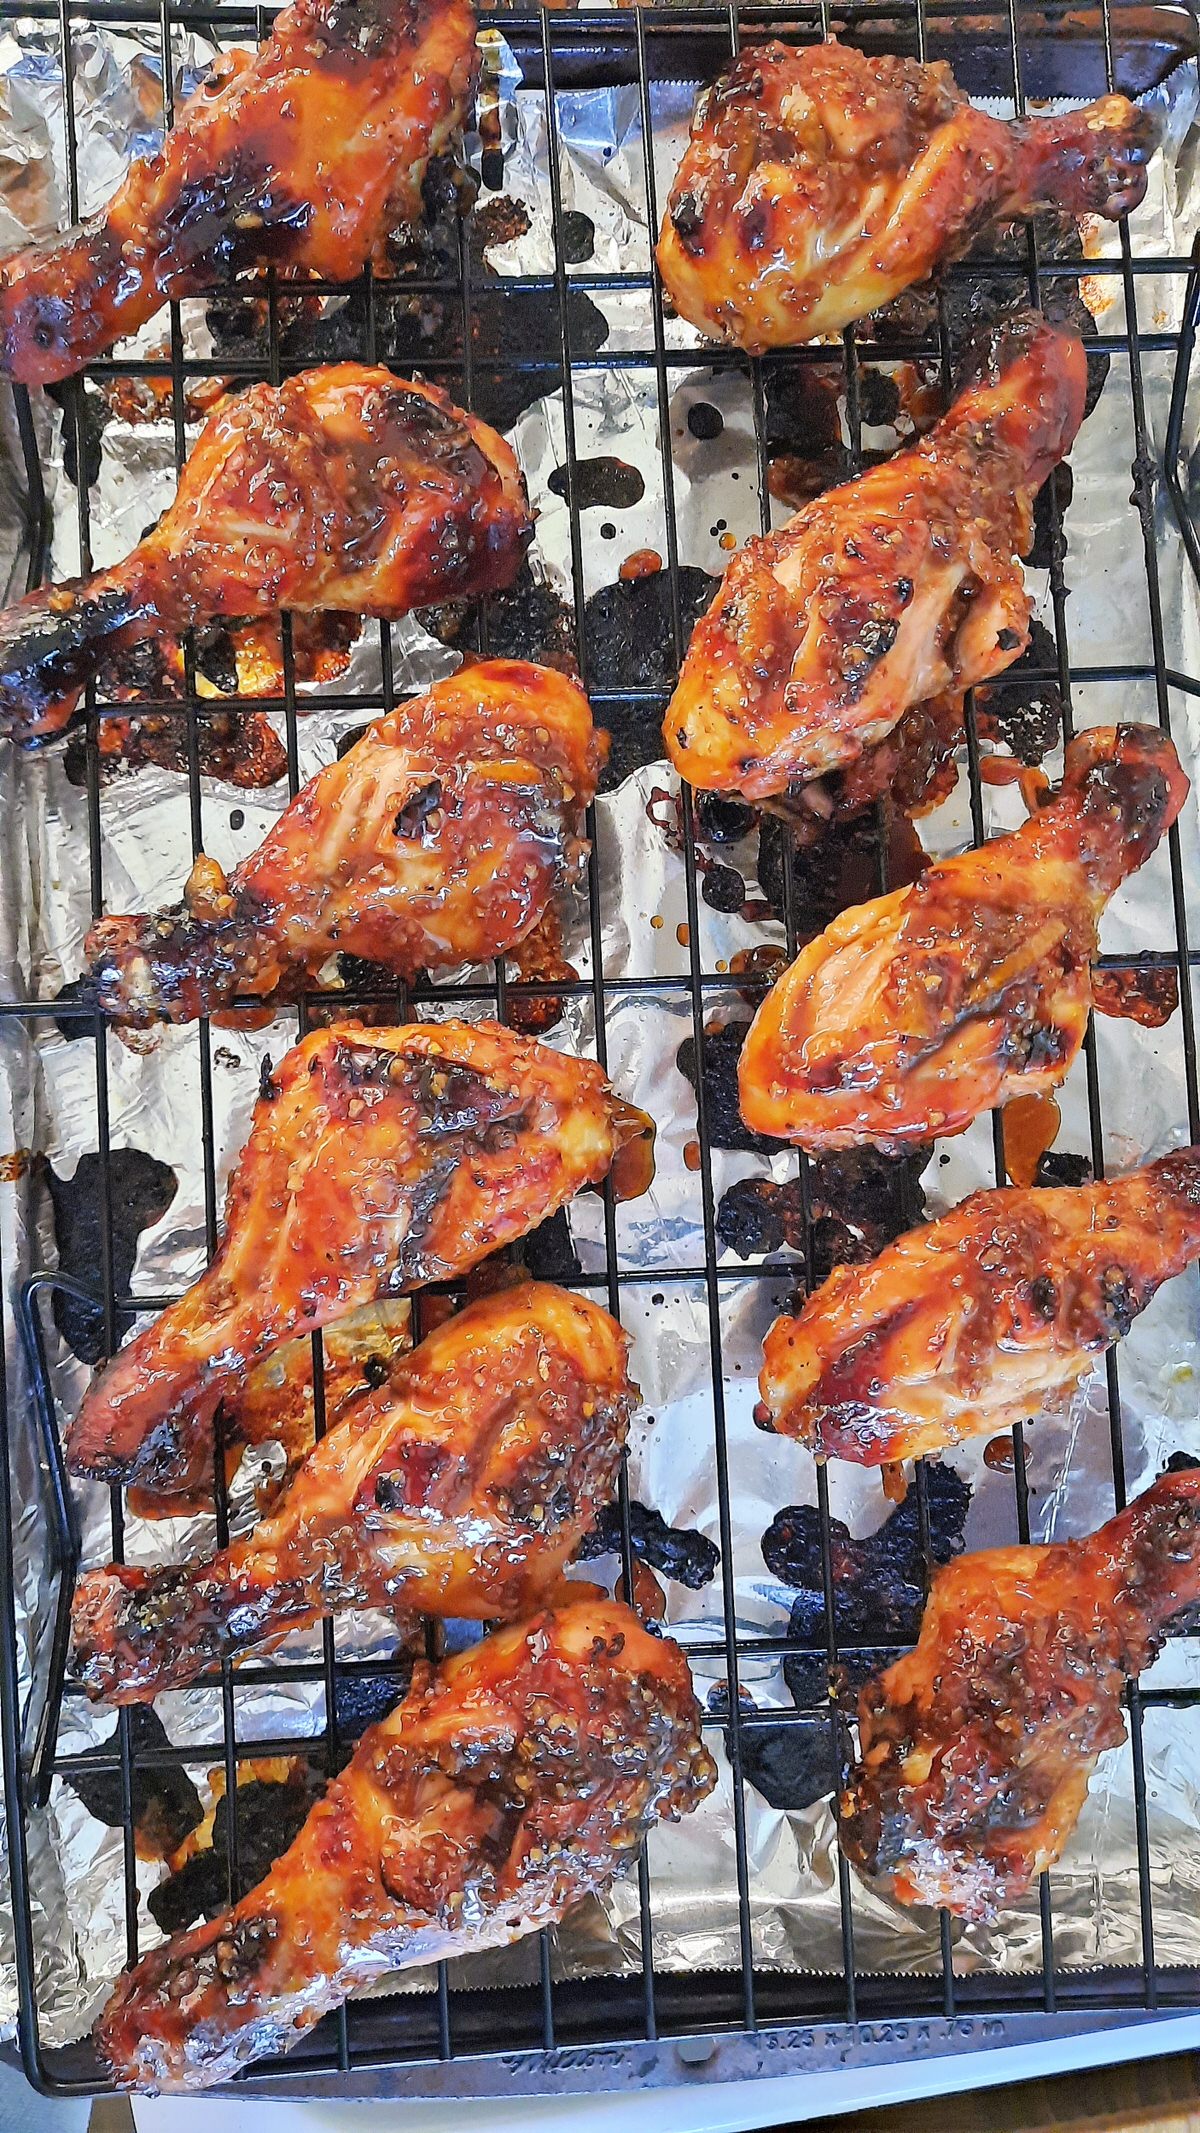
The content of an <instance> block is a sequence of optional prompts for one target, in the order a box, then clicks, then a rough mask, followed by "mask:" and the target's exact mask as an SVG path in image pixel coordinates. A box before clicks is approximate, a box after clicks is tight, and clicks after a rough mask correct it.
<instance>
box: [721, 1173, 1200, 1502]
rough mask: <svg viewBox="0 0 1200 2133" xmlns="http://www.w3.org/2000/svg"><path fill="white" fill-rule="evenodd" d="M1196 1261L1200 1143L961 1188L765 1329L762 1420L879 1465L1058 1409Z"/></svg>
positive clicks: (827, 1450) (824, 1449)
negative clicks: (1112, 1168)
mask: <svg viewBox="0 0 1200 2133" xmlns="http://www.w3.org/2000/svg"><path fill="white" fill-rule="evenodd" d="M1197 1257H1200V1149H1197V1148H1189V1149H1185V1150H1183V1151H1182V1152H1181V1153H1179V1154H1175V1155H1165V1156H1163V1157H1161V1158H1160V1160H1159V1161H1158V1162H1157V1163H1149V1164H1147V1166H1146V1168H1145V1169H1144V1170H1135V1171H1133V1172H1132V1174H1131V1175H1130V1176H1129V1177H1125V1178H1118V1179H1117V1180H1116V1181H1115V1182H1113V1183H1108V1182H1105V1183H1102V1184H1097V1185H1080V1186H1064V1187H1062V1188H1061V1189H1057V1190H1049V1191H1031V1192H1024V1191H1019V1190H1017V1189H1016V1188H1014V1187H1005V1188H1004V1189H1003V1190H1001V1191H998V1192H976V1193H972V1195H971V1197H970V1199H969V1200H964V1201H963V1203H962V1206H961V1207H956V1208H955V1210H954V1212H953V1214H950V1215H946V1216H944V1217H943V1218H942V1220H941V1221H939V1222H930V1223H928V1224H926V1225H924V1226H923V1227H922V1228H920V1229H914V1230H910V1231H908V1232H907V1234H906V1235H905V1236H903V1237H899V1238H898V1239H897V1240H896V1242H895V1243H894V1244H890V1245H889V1246H888V1247H887V1250H886V1251H884V1252H881V1253H880V1255H879V1257H878V1259H873V1260H871V1261H870V1263H869V1264H868V1265H866V1266H841V1267H835V1268H834V1270H833V1273H832V1274H831V1275H830V1276H829V1278H828V1280H827V1281H824V1282H823V1283H822V1284H821V1287H820V1288H819V1289H818V1290H817V1291H816V1293H815V1295H813V1296H810V1297H809V1299H808V1301H807V1302H806V1303H805V1304H804V1306H803V1308H802V1309H801V1311H800V1312H799V1314H798V1315H797V1316H796V1317H795V1318H777V1319H776V1321H775V1323H774V1325H773V1326H772V1328H771V1330H770V1332H769V1333H768V1335H767V1339H766V1344H765V1362H764V1366H763V1371H762V1376H761V1378H760V1380H759V1385H760V1390H761V1393H762V1399H763V1404H764V1408H765V1410H766V1412H765V1414H764V1415H763V1416H762V1417H761V1419H762V1420H763V1422H764V1426H766V1427H768V1428H771V1429H776V1430H779V1431H780V1432H781V1433H782V1434H783V1435H784V1436H787V1437H799V1438H801V1439H802V1440H803V1442H804V1443H805V1444H807V1445H808V1446H809V1447H810V1449H811V1450H812V1451H814V1452H816V1453H817V1454H818V1455H819V1456H821V1457H826V1458H835V1459H853V1460H856V1461H857V1462H858V1463H859V1464H860V1465H862V1466H880V1465H882V1464H884V1463H885V1462H886V1461H890V1460H896V1459H916V1458H920V1457H921V1456H922V1454H924V1453H927V1452H936V1451H940V1450H942V1449H943V1448H944V1447H945V1446H946V1445H951V1444H957V1443H958V1442H959V1440H960V1439H961V1438H963V1437H969V1436H974V1435H977V1434H978V1433H979V1432H980V1431H986V1432H987V1433H988V1434H989V1435H991V1434H992V1433H993V1432H995V1431H997V1430H1002V1429H1008V1428H1011V1426H1012V1425H1013V1423H1016V1422H1023V1421H1026V1420H1028V1419H1030V1418H1031V1417H1033V1416H1036V1415H1038V1414H1044V1413H1046V1412H1048V1411H1054V1410H1057V1409H1061V1408H1062V1407H1064V1406H1065V1405H1066V1403H1067V1401H1068V1400H1069V1399H1070V1397H1071V1394H1072V1393H1073V1392H1074V1391H1075V1388H1076V1386H1077V1385H1078V1384H1079V1383H1080V1382H1081V1380H1082V1379H1083V1378H1084V1377H1085V1376H1086V1375H1087V1373H1088V1371H1089V1370H1091V1369H1092V1367H1093V1365H1094V1364H1095V1362H1096V1361H1097V1359H1098V1358H1099V1357H1100V1356H1101V1355H1102V1354H1103V1353H1104V1350H1105V1349H1106V1348H1108V1347H1111V1345H1112V1343H1113V1342H1114V1341H1117V1340H1121V1339H1122V1338H1123V1337H1124V1335H1125V1334H1126V1333H1128V1331H1129V1328H1130V1326H1131V1325H1132V1324H1133V1321H1134V1319H1135V1318H1136V1317H1137V1315H1138V1313H1139V1312H1140V1311H1144V1310H1145V1308H1146V1305H1147V1304H1148V1303H1149V1302H1150V1299H1151V1297H1152V1296H1153V1295H1154V1294H1155V1292H1156V1290H1157V1289H1158V1288H1159V1287H1160V1285H1161V1283H1163V1282H1164V1281H1167V1280H1169V1279H1170V1278H1171V1276H1172V1275H1174V1274H1180V1273H1182V1272H1183V1269H1184V1268H1185V1267H1187V1266H1190V1265H1191V1263H1192V1261H1193V1260H1194V1259H1196V1258H1197Z"/></svg>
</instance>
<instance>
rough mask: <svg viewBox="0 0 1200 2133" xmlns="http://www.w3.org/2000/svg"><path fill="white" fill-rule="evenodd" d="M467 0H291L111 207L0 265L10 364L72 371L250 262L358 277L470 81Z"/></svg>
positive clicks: (0, 341)
mask: <svg viewBox="0 0 1200 2133" xmlns="http://www.w3.org/2000/svg"><path fill="white" fill-rule="evenodd" d="M475 75H476V53H475V11H474V8H473V7H472V6H471V4H470V0H295V4H294V5H293V6H291V7H288V8H286V9H285V10H284V11H283V13H282V14H280V15H279V16H278V17H277V18H276V21H275V25H274V28H273V30H272V33H271V35H270V37H269V38H268V39H267V40H266V42H265V43H264V44H263V45H261V46H260V47H259V49H258V51H257V52H256V53H249V52H243V51H232V52H226V53H225V54H223V55H222V57H221V58H219V59H218V60H217V61H216V63H215V65H214V66H213V68H212V71H211V72H210V74H209V75H208V78H207V80H205V81H204V82H202V84H201V86H200V87H199V88H198V89H197V90H196V92H195V94H194V95H193V96H191V97H189V98H188V101H187V102H186V104H184V105H183V107H182V108H181V110H180V111H179V113H178V115H177V117H176V120H175V124H174V125H173V126H172V127H171V128H170V130H169V131H168V133H167V135H166V137H165V139H164V141H163V144H162V147H161V148H160V149H159V150H158V152H157V154H155V155H153V156H150V157H147V158H145V159H144V160H139V161H137V162H135V163H134V164H133V165H132V166H131V168H130V170H129V173H128V175H127V177H126V178H125V180H124V182H123V184H122V185H121V186H120V187H119V189H118V191H117V192H116V193H115V194H114V196H113V198H112V199H111V200H110V202H109V204H108V206H107V207H106V208H105V209H104V210H103V212H102V213H100V214H99V215H96V216H93V218H92V219H91V220H90V221H89V222H85V223H82V224H81V225H80V226H79V227H78V228H77V229H73V230H68V231H67V232H66V234H65V235H64V236H55V237H49V238H46V239H45V240H43V242H41V243H40V244H34V245H31V246H29V247H28V249H26V250H25V251H22V252H17V253H15V254H14V255H13V256H12V257H11V258H9V259H6V260H4V261H2V262H0V366H2V367H3V369H4V370H5V371H6V372H7V374H8V376H9V377H12V378H17V379H19V380H20V381H21V382H22V383H23V384H25V385H46V384H48V383H49V382H50V381H51V380H53V379H55V378H65V377H69V376H70V374H71V373H72V371H76V370H80V369H81V368H82V367H83V365H84V364H85V363H87V362H90V361H91V360H92V358H93V357H95V356H98V355H100V354H102V353H103V351H104V350H105V349H106V348H109V347H111V346H112V343H113V342H114V341H117V340H121V339H123V338H124V337H125V336H126V335H128V334H131V333H136V331H137V329H138V327H139V326H142V325H144V324H145V322H146V320H147V319H149V318H152V317H153V316H154V313H155V312H156V311H157V310H158V309H159V308H160V306H161V305H162V304H164V303H166V301H167V300H168V298H171V297H182V296H189V295H191V294H193V293H194V292H196V291H198V290H206V289H209V288H211V287H213V286H217V287H220V286H222V285H224V284H226V283H228V282H230V281H232V280H233V279H234V277H235V276H237V275H239V274H243V273H245V272H246V271H247V270H248V269H250V268H254V267H267V266H275V267H278V268H280V269H282V270H283V271H284V272H285V273H289V274H316V275H319V276H320V277H321V278H322V279H323V280H326V281H342V282H344V281H352V280H353V278H354V276H355V275H356V274H358V273H359V271H360V270H361V268H362V267H364V266H365V265H366V264H367V262H368V261H369V260H370V259H371V258H372V256H373V254H374V253H375V252H376V251H377V250H378V249H379V248H380V247H381V246H382V244H383V242H384V240H385V239H386V237H387V236H388V233H389V231H390V230H391V229H392V227H393V226H394V225H395V224H396V223H398V222H402V221H412V220H414V219H415V218H416V217H417V215H418V214H419V212H420V208H421V185H422V181H423V179H424V176H425V169H426V165H427V164H428V162H429V159H430V157H431V156H435V155H438V154H440V153H441V151H442V149H443V148H445V147H446V145H447V144H448V142H449V140H450V138H451V135H452V134H453V132H454V130H455V128H456V127H457V126H458V125H459V124H460V122H461V120H462V118H463V115H464V113H465V112H466V109H467V106H468V104H469V103H470V101H471V98H472V96H473V94H474V88H475Z"/></svg>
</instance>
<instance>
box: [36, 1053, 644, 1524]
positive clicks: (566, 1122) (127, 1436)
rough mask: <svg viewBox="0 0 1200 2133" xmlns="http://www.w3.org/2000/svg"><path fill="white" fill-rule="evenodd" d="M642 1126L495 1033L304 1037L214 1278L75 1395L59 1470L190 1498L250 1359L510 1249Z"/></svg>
mask: <svg viewBox="0 0 1200 2133" xmlns="http://www.w3.org/2000/svg"><path fill="white" fill-rule="evenodd" d="M648 1123H649V1122H648V1120H647V1119H646V1117H645V1115H644V1113H642V1112H640V1111H636V1112H635V1111H632V1110H631V1109H630V1107H629V1105H627V1104H623V1103H622V1102H621V1101H620V1100H619V1098H617V1097H615V1096H614V1095H613V1094H612V1092H611V1090H610V1089H609V1087H608V1084H607V1083H606V1081H605V1079H604V1076H603V1074H602V1073H601V1071H600V1069H599V1067H597V1066H596V1065H595V1064H594V1063H593V1062H591V1061H590V1060H578V1059H569V1058H567V1057H565V1056H564V1055H563V1054H562V1053H560V1052H556V1051H552V1050H551V1049H550V1047H549V1046H548V1045H543V1044H537V1043H535V1042H534V1041H533V1040H532V1039H529V1038H521V1037H516V1036H514V1035H513V1034H512V1033H511V1031H509V1030H505V1029H501V1028H500V1027H499V1026H498V1025H497V1024H496V1023H494V1022H477V1023H463V1022H437V1023H416V1024H411V1025H409V1026H408V1027H407V1028H404V1029H363V1028H361V1027H360V1026H359V1025H358V1024H357V1023H353V1022H344V1023H335V1024H333V1025H332V1026H331V1027H330V1028H329V1029H324V1030H318V1031H316V1032H314V1034H313V1035H311V1036H309V1037H306V1038H305V1039H304V1040H303V1042H302V1043H300V1044H297V1045H295V1046H294V1047H293V1049H292V1050H291V1051H290V1052H288V1053H287V1055H286V1057H285V1058H284V1059H283V1060H282V1061H281V1062H280V1064H279V1066H278V1067H276V1068H275V1070H274V1072H273V1073H272V1074H270V1075H269V1076H268V1077H267V1079H266V1083H265V1087H264V1093H263V1095H262V1096H261V1097H260V1099H259V1101H258V1103H257V1104H256V1106H255V1110H254V1118H253V1122H252V1125H251V1129H250V1136H249V1139H248V1140H247V1142H246V1145H245V1147H244V1149H243V1150H242V1154H241V1157H240V1160H239V1162H238V1165H237V1168H236V1170H235V1171H234V1174H233V1178H232V1180H231V1182H230V1187H229V1196H228V1200H227V1202H226V1209H225V1233H224V1237H223V1239H222V1242H221V1245H220V1248H219V1250H218V1252H217V1255H216V1257H215V1259H214V1260H213V1262H212V1265H211V1266H210V1267H209V1268H208V1270H207V1272H206V1273H204V1274H202V1275H201V1277H200V1279H199V1280H198V1281H196V1282H193V1284H192V1286H191V1288H190V1289H189V1290H188V1291H187V1293H186V1295H184V1296H183V1297H181V1298H180V1300H179V1301H178V1302H177V1303H175V1304H172V1305H170V1306H169V1307H168V1308H167V1309H166V1310H165V1311H163V1312H162V1313H161V1314H160V1316H159V1317H158V1318H157V1319H156V1320H155V1322H154V1324H153V1325H152V1326H149V1327H148V1328H147V1329H146V1330H145V1331H144V1332H143V1333H140V1334H138V1335H137V1336H136V1337H135V1338H134V1339H133V1340H132V1341H130V1342H129V1344H128V1345H127V1346H126V1347H124V1348H122V1349H121V1351H120V1353H119V1354H118V1355H116V1356H115V1357H114V1358H113V1360H112V1362H111V1363H110V1364H109V1365H108V1366H107V1368H106V1369H105V1370H104V1371H103V1372H102V1373H101V1374H100V1376H99V1377H98V1378H97V1379H95V1380H94V1382H93V1383H92V1385H91V1386H90V1387H89V1389H88V1391H87V1393H86V1394H85V1396H84V1400H83V1404H82V1406H81V1407H80V1410H79V1413H78V1415H77V1416H76V1418H75V1421H74V1424H73V1426H72V1428H71V1430H70V1433H69V1438H68V1451H67V1456H68V1462H69V1464H70V1467H71V1470H72V1472H74V1473H76V1474H91V1475H95V1476H97V1477H98V1478H99V1479H101V1480H104V1481H108V1482H136V1483H138V1484H140V1485H141V1486H142V1487H144V1488H153V1489H159V1490H167V1491H170V1492H174V1491H176V1490H179V1489H181V1488H190V1487H192V1486H194V1485H195V1484H196V1483H197V1482H198V1481H199V1480H200V1478H201V1477H202V1476H203V1475H204V1474H205V1473H206V1472H207V1471H208V1470H209V1466H210V1463H211V1458H212V1445H211V1441H210V1433H209V1429H208V1424H209V1422H210V1421H211V1418H212V1415H213V1413H214V1410H215V1408H216V1406H217V1402H218V1401H219V1400H220V1398H221V1396H222V1394H223V1392H224V1391H225V1389H226V1388H227V1387H236V1385H237V1384H238V1382H239V1380H240V1379H241V1378H242V1377H243V1376H244V1375H245V1373H246V1371H247V1370H248V1369H249V1368H250V1367H251V1366H252V1365H253V1364H254V1363H256V1362H257V1361H259V1359H260V1358H262V1357H263V1356H265V1355H267V1354H269V1353H270V1351H271V1350H272V1349H274V1348H277V1347H278V1346H279V1344H280V1343H281V1342H283V1341H286V1340H288V1339H290V1338H291V1337H292V1336H293V1335H295V1334H297V1333H300V1332H309V1333H313V1332H316V1331H317V1330H318V1328H319V1327H321V1326H323V1325H325V1324H326V1323H327V1322H328V1321H329V1320H330V1319H336V1318H339V1317H340V1316H342V1314H343V1313H345V1312H347V1311H352V1310H354V1309H355V1308H356V1307H357V1306H358V1305H360V1304H363V1303H366V1302H369V1301H370V1300H371V1299H372V1298H373V1297H381V1296H396V1295H399V1294H401V1293H402V1292H403V1291H405V1290H411V1289H416V1288H421V1287H424V1286H425V1285H426V1284H427V1283H428V1282H432V1281H444V1280H448V1279H449V1278H450V1277H451V1276H452V1275H455V1274H460V1273H463V1272H464V1271H465V1270H466V1269H467V1268H468V1267H472V1266H474V1265H475V1264H476V1263H477V1262H478V1261H479V1260H480V1259H483V1258H486V1256H487V1255H488V1253H489V1252H493V1251H495V1250H497V1249H498V1247H499V1246H501V1245H503V1244H508V1243H511V1242H512V1241H513V1240H514V1239H516V1238H517V1237H523V1236H524V1235H525V1234H526V1232H527V1231H528V1230H531V1229H533V1228H534V1227H535V1225H536V1224H537V1223H539V1222H541V1221H543V1220H544V1219H545V1218H546V1216H548V1215H550V1214H553V1213H554V1211H555V1209H556V1208H558V1207H561V1206H562V1205H563V1203H564V1202H565V1201H566V1200H568V1199H569V1198H570V1197H571V1195H572V1194H573V1193H576V1192H578V1191H579V1190H580V1189H581V1188H582V1187H583V1186H584V1185H588V1184H592V1183H594V1182H596V1181H597V1180H599V1179H600V1178H602V1177H603V1176H604V1175H605V1173H606V1172H607V1171H608V1170H609V1168H610V1166H611V1165H612V1164H613V1162H614V1158H615V1157H616V1155H617V1153H618V1151H619V1150H620V1149H621V1147H622V1145H623V1144H627V1143H628V1142H629V1141H630V1140H631V1139H632V1138H633V1137H634V1136H637V1137H642V1136H644V1134H645V1132H646V1130H647V1127H648Z"/></svg>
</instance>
